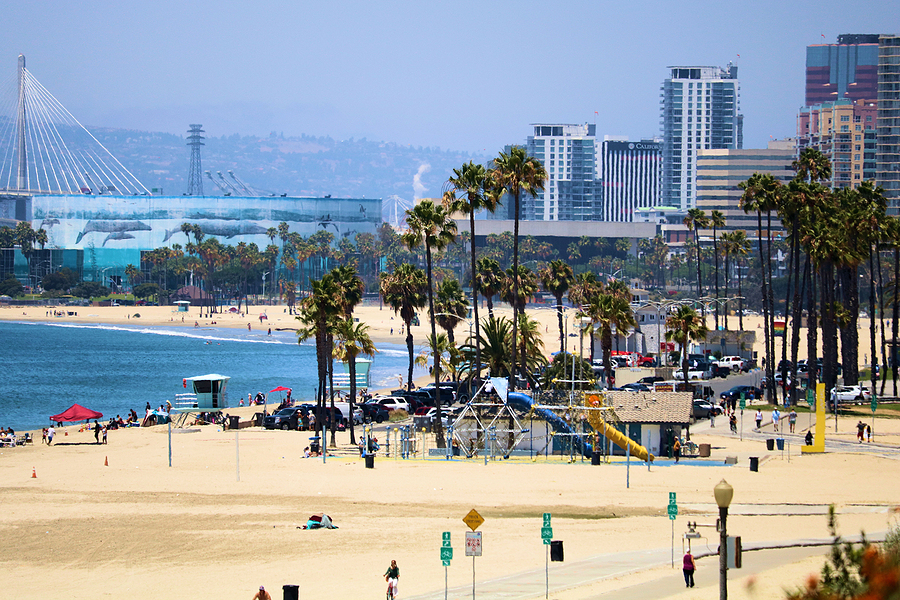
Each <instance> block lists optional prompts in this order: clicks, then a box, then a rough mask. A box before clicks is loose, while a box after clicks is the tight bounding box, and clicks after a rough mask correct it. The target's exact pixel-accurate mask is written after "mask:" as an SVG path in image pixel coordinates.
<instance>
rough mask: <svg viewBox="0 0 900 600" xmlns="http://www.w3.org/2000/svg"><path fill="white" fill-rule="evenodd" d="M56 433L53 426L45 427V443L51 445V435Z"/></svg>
mask: <svg viewBox="0 0 900 600" xmlns="http://www.w3.org/2000/svg"><path fill="white" fill-rule="evenodd" d="M55 435H56V429H54V428H53V425H51V426H50V427H48V428H47V445H48V446H49V445H51V444H52V443H53V436H55Z"/></svg>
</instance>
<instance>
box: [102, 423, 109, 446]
mask: <svg viewBox="0 0 900 600" xmlns="http://www.w3.org/2000/svg"><path fill="white" fill-rule="evenodd" d="M108 431H109V427H107V426H106V425H104V426H103V443H104V444H105V443H106V433H107V432H108Z"/></svg>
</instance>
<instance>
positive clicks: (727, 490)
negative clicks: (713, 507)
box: [713, 479, 734, 600]
mask: <svg viewBox="0 0 900 600" xmlns="http://www.w3.org/2000/svg"><path fill="white" fill-rule="evenodd" d="M713 495H714V496H715V497H716V504H717V505H718V506H719V600H728V556H727V554H728V551H727V544H728V530H727V526H726V522H727V520H728V506H729V505H730V504H731V498H732V497H733V496H734V488H733V487H731V485H729V484H728V482H727V481H725V480H724V479H723V480H722V481H720V482H719V483H717V484H716V487H714V488H713Z"/></svg>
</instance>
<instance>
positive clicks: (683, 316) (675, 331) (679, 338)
mask: <svg viewBox="0 0 900 600" xmlns="http://www.w3.org/2000/svg"><path fill="white" fill-rule="evenodd" d="M707 333H709V330H708V329H707V328H706V319H704V318H703V317H702V316H700V315H698V314H697V311H696V310H694V309H693V308H692V307H690V306H684V305H682V306H679V307H678V310H676V311H675V313H674V314H673V315H671V316H669V318H668V319H666V340H668V341H673V342H675V343H677V344H678V345H679V346H681V368H682V369H684V381H685V383H688V382H689V381H690V379H689V378H688V347H689V345H690V343H691V342H692V341H695V342H696V341H700V340H705V339H706V334H707Z"/></svg>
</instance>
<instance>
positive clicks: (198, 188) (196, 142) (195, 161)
mask: <svg viewBox="0 0 900 600" xmlns="http://www.w3.org/2000/svg"><path fill="white" fill-rule="evenodd" d="M190 127H191V128H190V130H189V131H188V133H189V134H190V135H189V136H188V143H187V145H188V146H190V147H191V170H190V173H189V175H188V189H187V195H188V196H202V195H203V170H202V168H201V165H200V146H203V145H204V144H203V139H204V138H203V136H202V135H200V134H201V133H203V129H201V128H202V127H203V125H194V124H191V126H190Z"/></svg>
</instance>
